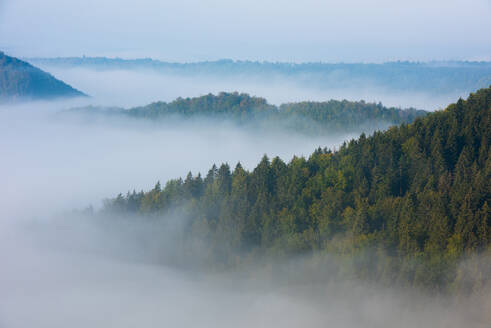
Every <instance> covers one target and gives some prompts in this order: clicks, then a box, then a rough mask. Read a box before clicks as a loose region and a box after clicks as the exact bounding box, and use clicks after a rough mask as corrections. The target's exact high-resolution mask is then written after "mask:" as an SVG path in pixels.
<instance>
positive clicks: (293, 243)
mask: <svg viewBox="0 0 491 328" xmlns="http://www.w3.org/2000/svg"><path fill="white" fill-rule="evenodd" d="M204 99H206V98H204ZM490 141H491V88H488V89H482V90H480V91H478V92H476V93H474V94H471V95H470V96H469V98H468V99H467V100H466V101H464V100H462V99H460V100H459V101H458V102H457V103H455V104H452V105H450V106H448V108H447V109H445V110H444V111H439V112H435V113H431V114H428V115H427V116H426V117H424V118H419V119H417V120H416V121H415V122H414V123H412V124H402V125H401V126H399V127H393V128H390V129H389V130H388V131H386V132H376V133H374V134H373V135H371V136H369V137H367V136H365V135H364V134H363V135H361V136H360V138H359V139H357V140H351V141H349V142H347V143H345V144H344V145H343V146H342V147H341V148H340V149H339V150H338V151H335V152H332V151H330V150H327V149H317V150H316V151H315V152H314V153H313V154H312V155H311V156H310V157H309V158H303V157H294V158H293V159H292V160H291V161H290V162H288V163H285V162H283V161H282V160H281V159H279V158H273V159H272V160H270V159H269V158H268V157H266V156H264V157H263V159H262V160H261V162H260V163H259V164H258V165H257V166H256V167H255V168H254V169H253V170H252V171H247V170H245V169H244V168H243V167H242V166H241V165H240V163H239V164H237V165H236V166H235V168H233V169H231V168H230V167H229V165H228V164H222V165H220V166H219V167H217V166H213V167H212V168H211V169H210V170H209V172H208V173H207V174H206V175H205V176H201V175H200V174H198V175H197V176H193V175H192V174H191V173H189V174H188V176H187V177H186V178H185V179H184V180H183V179H176V180H171V181H168V182H167V183H166V184H165V186H163V187H162V186H161V185H160V183H157V185H156V186H155V188H154V189H152V190H150V191H148V192H140V193H135V192H133V193H128V194H127V195H126V196H124V195H121V194H120V195H118V196H117V197H116V198H114V199H111V200H108V201H107V202H106V204H105V208H104V210H103V211H104V212H106V213H108V212H109V213H117V214H118V215H129V216H133V215H135V214H138V215H143V216H151V217H156V218H159V217H162V218H164V217H165V216H166V215H168V214H169V213H179V215H180V216H181V217H182V219H183V220H185V219H187V220H189V221H186V222H189V223H188V225H187V229H188V230H187V233H188V235H189V236H190V238H191V237H192V236H194V237H199V238H201V239H203V240H206V241H207V242H206V243H204V245H207V247H208V250H209V252H208V254H210V257H211V258H212V259H213V261H215V263H216V265H221V266H232V267H233V266H236V265H238V264H240V263H242V262H244V261H247V260H249V259H251V258H268V257H269V258H284V257H292V256H294V255H299V254H303V255H306V254H307V255H308V254H310V255H313V256H317V255H319V254H331V255H335V256H337V257H339V258H340V259H342V263H344V265H343V268H342V269H340V270H341V271H340V273H341V274H346V275H351V276H354V277H358V278H363V279H375V280H377V281H383V282H388V283H391V282H396V281H397V282H403V283H405V284H410V285H414V286H424V287H429V288H434V289H437V290H449V289H465V290H473V289H479V288H480V287H481V286H482V285H483V284H484V283H485V282H486V281H487V280H489V278H490V276H489V272H491V271H489V270H490V269H491V268H486V267H485V266H486V265H489V262H486V261H479V260H475V259H477V258H478V256H484V255H483V254H489V251H490V246H489V245H490V240H491V219H490V205H491V202H490V196H491V159H490V156H489V152H490ZM138 215H137V216H138ZM465 259H466V260H469V261H470V262H468V263H467V265H464V266H461V265H459V263H461V261H462V260H465ZM472 259H474V260H472ZM343 270H344V271H343Z"/></svg>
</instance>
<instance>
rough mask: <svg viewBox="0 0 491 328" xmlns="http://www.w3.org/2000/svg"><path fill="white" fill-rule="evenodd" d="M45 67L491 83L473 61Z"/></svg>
mask: <svg viewBox="0 0 491 328" xmlns="http://www.w3.org/2000/svg"><path fill="white" fill-rule="evenodd" d="M29 60H30V61H32V62H34V63H37V64H39V65H47V66H57V67H64V68H70V67H86V68H92V69H97V70H117V69H126V70H128V69H147V70H152V71H156V72H161V73H164V74H176V75H179V76H186V75H188V76H206V75H208V76H218V77H238V78H244V77H246V78H247V77H252V78H259V79H261V78H266V79H267V80H271V77H272V76H273V77H281V78H284V79H287V80H289V81H296V82H298V83H301V84H304V85H306V86H309V87H310V88H312V87H315V86H322V87H323V88H330V89H336V88H366V87H367V86H372V87H383V88H385V89H389V90H399V91H404V92H407V91H421V92H430V93H440V94H441V93H452V92H456V91H458V92H470V91H472V90H477V89H479V88H483V87H487V86H488V85H489V84H490V83H491V63H490V62H485V61H482V62H476V61H474V62H472V61H434V62H407V61H397V62H387V63H380V64H370V63H325V62H311V63H288V62H266V61H263V62H259V61H240V60H230V59H222V60H217V61H205V62H194V63H193V62H191V63H172V62H163V61H159V60H153V59H150V58H145V59H130V60H128V59H121V58H105V57H83V58H81V57H71V58H32V59H29Z"/></svg>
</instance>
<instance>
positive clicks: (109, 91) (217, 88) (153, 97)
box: [40, 65, 468, 111]
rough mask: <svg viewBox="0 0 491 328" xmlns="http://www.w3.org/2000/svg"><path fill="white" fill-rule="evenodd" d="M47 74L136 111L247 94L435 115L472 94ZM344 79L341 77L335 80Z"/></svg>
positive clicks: (124, 73)
mask: <svg viewBox="0 0 491 328" xmlns="http://www.w3.org/2000/svg"><path fill="white" fill-rule="evenodd" d="M40 67H41V68H42V69H43V70H46V71H47V72H50V73H51V74H53V75H54V76H56V77H57V78H59V79H61V80H63V81H65V82H67V83H68V84H70V85H72V86H73V87H75V88H78V89H79V90H82V91H83V92H85V93H87V94H89V95H91V96H92V97H93V99H92V100H91V101H90V103H91V104H94V105H106V106H120V107H125V108H128V107H133V106H142V105H146V104H148V103H151V102H155V101H167V102H169V101H172V100H174V99H176V98H178V97H197V96H202V95H205V94H208V93H214V94H218V93H219V92H222V91H226V92H234V91H238V92H244V93H249V94H250V95H254V96H258V97H263V98H265V99H266V100H267V101H268V102H269V103H271V104H275V105H280V104H282V103H287V102H300V101H328V100H331V99H335V100H343V99H347V100H350V101H359V100H364V101H366V102H377V103H378V102H382V104H383V105H385V106H387V107H391V106H393V107H401V108H408V107H414V108H418V109H424V110H428V111H433V110H436V109H442V108H445V107H446V106H447V105H448V104H450V103H452V102H455V100H456V99H458V98H459V97H464V98H465V97H467V96H468V94H467V93H463V92H462V93H458V92H454V93H450V94H436V93H434V92H427V93H425V92H409V91H407V92H401V91H394V90H390V86H379V85H376V84H369V83H361V85H363V86H357V87H353V88H345V87H343V88H330V87H326V86H322V85H317V84H316V83H315V81H310V79H309V76H303V77H301V79H300V80H299V79H297V78H285V77H284V76H279V75H274V74H265V75H258V76H247V75H244V76H240V75H239V76H235V77H234V76H220V75H218V74H217V75H188V76H178V75H174V74H165V73H162V72H158V71H152V70H147V69H132V70H122V69H120V70H95V69H89V68H77V67H73V68H63V67H56V66H48V65H40ZM333 79H341V80H342V77H333Z"/></svg>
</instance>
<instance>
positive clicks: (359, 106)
mask: <svg viewBox="0 0 491 328" xmlns="http://www.w3.org/2000/svg"><path fill="white" fill-rule="evenodd" d="M72 111H75V112H77V111H78V112H84V113H89V114H104V113H105V114H110V115H125V116H129V117H134V118H140V119H149V120H155V121H162V122H166V121H167V122H169V121H173V120H174V119H179V120H192V119H200V120H201V119H208V120H214V121H217V120H222V121H223V120H227V121H231V122H233V123H237V124H241V125H244V126H249V127H251V126H252V127H258V128H262V129H267V130H270V129H271V128H276V129H284V130H285V129H286V130H291V131H293V130H294V131H297V132H302V133H306V134H310V135H325V134H330V133H339V132H345V133H346V132H348V133H349V132H356V133H361V131H371V132H373V131H375V130H378V129H385V128H387V127H388V126H390V125H399V124H401V123H411V122H413V121H414V120H415V119H416V118H418V117H421V116H425V115H426V114H427V112H426V111H424V110H417V109H414V108H409V109H400V108H393V107H391V108H387V107H384V106H383V105H382V104H380V103H378V104H376V103H367V102H364V101H356V102H354V101H347V100H343V101H337V100H329V101H325V102H298V103H288V104H283V105H280V106H275V105H271V104H269V103H268V102H267V101H266V99H264V98H259V97H253V96H250V95H248V94H246V93H238V92H233V93H228V92H221V93H219V94H218V95H213V94H208V95H205V96H201V97H194V98H178V99H176V100H174V101H172V102H169V103H168V102H156V103H152V104H150V105H147V106H142V107H135V108H131V109H121V108H119V109H117V108H116V109H115V108H111V109H104V108H97V107H84V108H77V109H74V110H72Z"/></svg>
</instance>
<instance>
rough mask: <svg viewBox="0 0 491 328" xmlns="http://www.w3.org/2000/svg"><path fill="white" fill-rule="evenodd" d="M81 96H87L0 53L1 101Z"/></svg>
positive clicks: (34, 68) (35, 68) (22, 62)
mask: <svg viewBox="0 0 491 328" xmlns="http://www.w3.org/2000/svg"><path fill="white" fill-rule="evenodd" d="M79 96H85V94H84V93H82V92H80V91H78V90H76V89H74V88H72V87H71V86H69V85H68V84H66V83H64V82H63V81H60V80H58V79H56V78H55V77H53V76H52V75H51V74H49V73H46V72H44V71H42V70H40V69H39V68H37V67H34V66H32V65H31V64H29V63H27V62H25V61H22V60H20V59H17V58H14V57H10V56H7V55H5V54H4V53H3V52H0V101H12V100H20V99H29V100H35V99H53V98H60V97H79Z"/></svg>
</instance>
